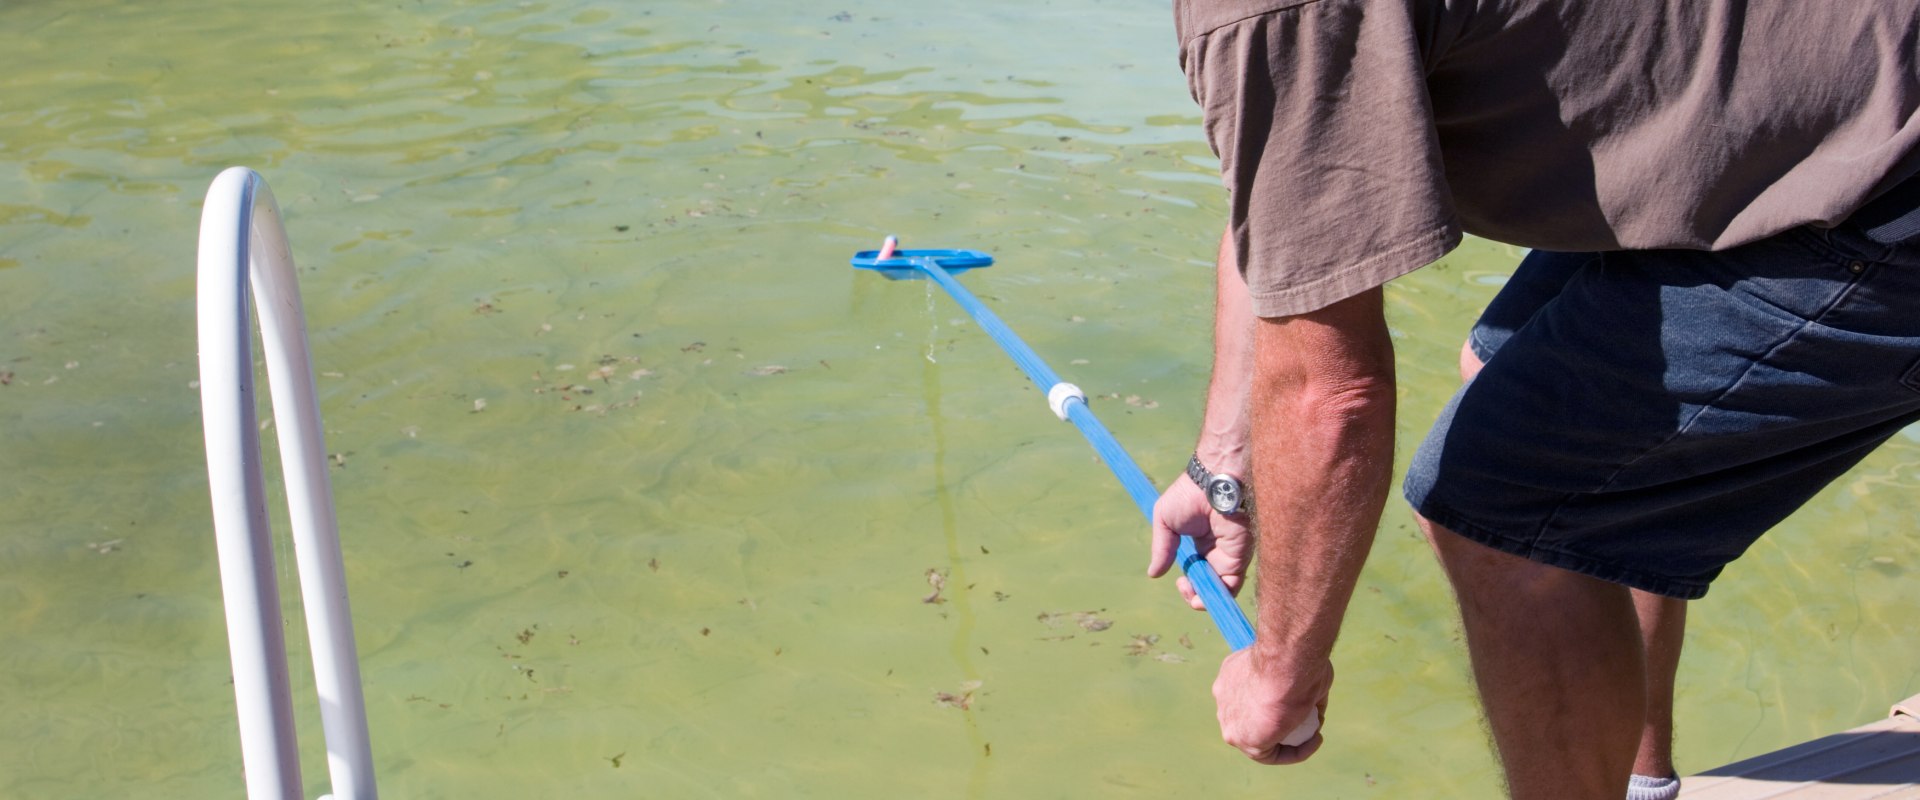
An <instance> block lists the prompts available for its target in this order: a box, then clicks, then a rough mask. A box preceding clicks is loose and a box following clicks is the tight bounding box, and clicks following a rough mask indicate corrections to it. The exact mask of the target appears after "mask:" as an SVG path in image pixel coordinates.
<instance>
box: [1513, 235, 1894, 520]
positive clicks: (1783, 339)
mask: <svg viewBox="0 0 1920 800" xmlns="http://www.w3.org/2000/svg"><path fill="white" fill-rule="evenodd" d="M1796 238H1798V237H1796ZM1834 263H1836V264H1837V263H1838V262H1834ZM1861 278H1862V275H1854V276H1852V279H1851V280H1849V281H1847V285H1846V286H1844V287H1842V288H1841V289H1840V291H1838V292H1835V293H1834V295H1833V297H1832V298H1831V299H1829V300H1828V301H1827V302H1826V304H1825V305H1823V306H1821V307H1820V309H1819V310H1818V311H1816V312H1815V313H1813V314H1812V315H1810V316H1809V317H1799V318H1798V320H1799V321H1798V322H1797V324H1795V325H1794V326H1793V328H1792V329H1791V330H1788V331H1787V332H1786V333H1784V334H1782V335H1781V336H1780V338H1779V340H1778V341H1776V342H1774V343H1773V344H1772V345H1771V346H1769V347H1768V348H1767V351H1766V352H1765V353H1761V354H1760V355H1759V356H1758V357H1756V358H1752V359H1748V361H1747V366H1746V368H1745V369H1742V370H1741V371H1740V375H1739V376H1738V377H1736V378H1734V379H1733V381H1732V382H1730V383H1728V384H1727V385H1726V388H1723V389H1721V390H1720V391H1719V393H1717V394H1715V395H1714V396H1713V399H1711V400H1708V401H1707V402H1704V403H1701V404H1700V407H1699V408H1697V409H1695V410H1694V412H1693V413H1692V414H1689V415H1688V416H1687V418H1686V420H1685V421H1684V422H1681V423H1680V424H1679V425H1677V426H1675V427H1674V429H1673V432H1672V433H1671V434H1668V435H1667V437H1666V438H1665V439H1662V440H1660V441H1659V442H1657V443H1655V444H1654V445H1652V446H1650V447H1648V448H1647V449H1646V450H1644V451H1641V453H1640V454H1639V455H1637V456H1634V457H1633V458H1632V459H1630V460H1628V461H1626V462H1625V463H1622V464H1621V465H1620V466H1619V468H1617V469H1615V470H1614V471H1613V474H1611V475H1608V476H1607V479H1606V481H1604V482H1602V483H1601V484H1600V486H1599V488H1598V489H1595V491H1601V492H1604V491H1606V490H1607V489H1609V488H1611V487H1612V486H1613V484H1614V482H1615V481H1618V480H1619V479H1620V476H1621V475H1623V474H1625V473H1626V472H1627V470H1628V469H1631V468H1632V467H1633V466H1635V465H1637V464H1639V463H1640V462H1641V461H1644V460H1646V458H1647V457H1648V456H1651V455H1653V454H1654V453H1655V452H1658V451H1659V450H1660V449H1661V448H1663V447H1666V446H1667V445H1669V444H1672V443H1673V442H1674V441H1675V440H1677V439H1679V438H1680V437H1682V436H1685V435H1686V434H1687V432H1688V431H1691V430H1693V427H1694V424H1695V423H1697V422H1699V420H1700V417H1701V416H1703V415H1705V414H1706V413H1707V412H1709V411H1712V410H1714V409H1716V408H1718V407H1719V406H1720V403H1721V402H1722V401H1725V400H1726V399H1727V398H1728V397H1730V396H1732V395H1733V393H1734V392H1736V391H1738V390H1739V389H1740V388H1741V387H1743V386H1745V385H1746V383H1747V379H1748V378H1750V377H1752V375H1753V371H1754V370H1756V369H1758V368H1759V367H1760V366H1761V365H1762V364H1765V363H1767V362H1768V360H1770V359H1772V358H1773V357H1774V356H1775V355H1778V354H1779V352H1780V350H1781V348H1784V347H1786V346H1787V345H1789V344H1792V343H1793V341H1794V340H1795V339H1797V338H1799V336H1800V335H1801V334H1802V333H1805V332H1806V330H1807V328H1808V327H1809V326H1812V325H1818V324H1821V323H1820V320H1822V319H1824V318H1826V317H1827V316H1828V315H1829V314H1832V313H1833V311H1834V309H1836V308H1838V307H1839V306H1840V304H1841V303H1843V302H1845V301H1846V299H1847V298H1848V297H1851V296H1852V295H1853V292H1854V289H1855V287H1858V286H1859V285H1860V281H1861ZM1559 513H1560V509H1559V508H1558V507H1555V508H1554V510H1553V513H1552V514H1550V515H1548V517H1547V523H1548V524H1551V523H1552V521H1553V519H1554V517H1556V516H1558V515H1559Z"/></svg>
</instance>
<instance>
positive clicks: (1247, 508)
mask: <svg viewBox="0 0 1920 800" xmlns="http://www.w3.org/2000/svg"><path fill="white" fill-rule="evenodd" d="M1187 477H1188V478H1189V479H1191V480H1192V481H1193V483H1194V485H1196V486H1199V487H1200V491H1201V493H1202V494H1206V495H1209V504H1211V494H1212V488H1211V486H1210V485H1209V484H1212V483H1213V477H1214V475H1213V472H1212V471H1211V470H1209V469H1207V465H1205V464H1202V463H1200V454H1199V453H1197V452H1196V453H1194V454H1193V457H1192V458H1190V459H1188V460H1187ZM1228 477H1231V476H1228ZM1232 480H1233V482H1234V483H1235V484H1237V485H1238V486H1239V487H1240V505H1239V507H1238V508H1236V509H1234V510H1233V511H1231V512H1222V513H1228V514H1231V515H1233V516H1241V515H1245V514H1250V513H1253V494H1252V493H1251V492H1250V491H1248V489H1249V487H1248V486H1247V484H1246V481H1243V480H1240V479H1239V478H1237V477H1236V478H1232Z"/></svg>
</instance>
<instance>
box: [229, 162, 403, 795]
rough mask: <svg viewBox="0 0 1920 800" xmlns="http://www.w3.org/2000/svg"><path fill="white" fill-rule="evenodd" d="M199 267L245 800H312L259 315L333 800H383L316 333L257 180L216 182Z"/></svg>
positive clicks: (276, 214) (232, 172)
mask: <svg viewBox="0 0 1920 800" xmlns="http://www.w3.org/2000/svg"><path fill="white" fill-rule="evenodd" d="M199 260H200V263H199V278H198V280H199V288H198V293H199V299H198V303H199V307H198V316H199V329H200V331H199V333H200V407H201V423H202V426H203V427H204V428H205V431H206V440H207V480H208V483H209V484H210V488H211V489H212V493H213V525H214V538H215V540H216V542H217V543H218V546H219V561H220V588H221V595H222V598H223V600H224V603H225V605H226V617H227V644H228V648H229V650H230V652H231V654H232V657H233V691H234V699H235V701H236V704H237V706H238V710H239V717H240V752H241V760H242V766H243V768H244V769H245V771H246V785H247V797H248V798H250V800H267V799H268V798H275V799H277V800H298V799H299V798H300V797H301V791H302V789H301V780H300V752H299V745H298V743H297V741H296V735H295V732H294V721H293V699H292V690H291V688H290V687H289V681H288V675H287V646H286V632H285V630H284V629H283V628H282V626H281V621H280V613H281V612H280V589H279V584H278V581H277V580H276V578H275V572H274V558H273V541H272V538H271V535H270V531H269V528H268V518H267V503H266V489H265V480H266V479H265V476H264V475H263V474H262V461H261V458H260V426H259V424H258V422H257V421H256V417H255V414H254V386H253V357H252V336H251V328H250V326H249V324H248V323H249V313H248V312H249V309H250V308H257V310H258V313H259V316H260V339H261V344H262V346H263V348H264V350H265V351H266V353H265V355H266V364H267V381H268V388H269V389H270V391H271V392H272V395H273V419H274V423H275V427H276V428H278V429H279V439H280V456H281V459H280V460H281V471H282V473H283V477H284V478H285V480H286V486H287V506H288V512H289V519H290V522H291V524H292V532H293V550H294V560H295V562H296V564H297V565H298V571H299V575H300V591H301V605H302V606H303V607H304V608H305V611H306V619H307V634H308V642H309V644H310V646H311V648H312V650H313V673H314V684H315V689H316V690H317V692H318V694H319V701H320V721H321V730H322V733H323V734H324V736H325V738H326V746H327V771H328V774H329V777H330V778H331V780H332V788H333V792H334V794H332V795H331V797H333V798H335V800H375V798H376V797H377V796H378V795H377V793H376V791H375V789H374V776H373V751H372V746H371V744H370V742H369V740H368V736H367V712H366V703H365V700H364V698H363V697H362V694H361V687H360V665H359V658H358V656H357V655H356V652H355V648H354V643H353V617H352V614H351V613H350V611H349V610H348V607H347V583H346V569H345V565H344V564H343V562H342V559H341V554H340V531H339V524H338V522H337V520H336V519H335V517H334V508H333V489H332V486H331V485H330V483H329V480H328V476H327V451H326V442H325V439H324V437H323V435H322V433H321V428H320V404H319V401H318V399H317V396H316V393H315V391H314V380H313V360H312V357H311V355H310V353H309V351H308V348H307V334H306V320H305V316H304V315H303V314H302V312H301V308H300V288H299V283H298V281H297V280H296V277H295V273H294V266H293V251H292V249H291V248H290V247H289V246H288V244H287V232H286V228H285V227H283V226H282V225H281V222H280V208H279V206H278V204H276V203H275V202H274V199H273V191H272V190H271V189H268V188H267V183H266V180H265V179H263V178H261V177H260V174H259V173H257V172H254V171H253V170H251V169H247V168H245V167H231V168H228V169H227V170H225V171H223V172H221V173H220V175H219V176H218V177H216V178H214V180H213V185H212V186H211V187H210V188H208V189H207V200H206V205H205V206H204V207H203V208H202V209H201V212H200V252H199ZM249 287H251V288H252V290H253V291H254V292H255V293H257V294H258V296H259V300H260V302H259V303H258V305H257V306H255V305H254V304H253V303H251V302H250V300H251V298H250V297H249V295H248V288H249ZM323 800H324V799H323Z"/></svg>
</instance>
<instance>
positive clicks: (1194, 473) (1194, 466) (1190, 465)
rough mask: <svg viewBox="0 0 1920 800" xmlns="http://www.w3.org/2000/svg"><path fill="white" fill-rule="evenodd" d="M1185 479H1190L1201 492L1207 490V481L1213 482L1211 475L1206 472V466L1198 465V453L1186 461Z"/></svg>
mask: <svg viewBox="0 0 1920 800" xmlns="http://www.w3.org/2000/svg"><path fill="white" fill-rule="evenodd" d="M1187 477H1189V478H1192V479H1193V484H1194V485H1195V486H1198V487H1200V488H1201V489H1202V490H1204V489H1206V488H1207V481H1210V480H1213V473H1211V472H1208V471H1207V465H1205V464H1202V463H1200V454H1199V453H1194V454H1193V458H1191V459H1188V460H1187Z"/></svg>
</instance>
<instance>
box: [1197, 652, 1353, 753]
mask: <svg viewBox="0 0 1920 800" xmlns="http://www.w3.org/2000/svg"><path fill="white" fill-rule="evenodd" d="M1332 687H1333V663H1332V662H1331V661H1328V660H1327V659H1325V658H1321V659H1317V660H1314V661H1312V662H1310V663H1308V664H1307V665H1305V666H1304V667H1292V666H1288V665H1285V664H1283V663H1280V661H1279V659H1277V658H1272V657H1267V656H1265V655H1264V653H1263V652H1262V651H1260V650H1259V647H1258V646H1257V645H1256V646H1255V647H1250V648H1247V649H1245V650H1241V651H1239V652H1237V653H1234V654H1232V655H1229V656H1227V660H1226V661H1224V662H1221V664H1220V676H1219V677H1217V678H1215V679H1214V681H1213V700H1214V703H1215V704H1216V705H1217V706H1218V715H1219V719H1220V738H1222V739H1225V740H1226V741H1227V744H1230V745H1233V746H1234V747H1235V748H1238V749H1239V750H1240V752H1242V753H1245V754H1247V757H1248V758H1251V759H1253V760H1255V761H1258V762H1260V763H1262V764H1273V765H1280V764H1298V763H1300V762H1302V761H1305V760H1307V759H1308V758H1311V757H1312V756H1313V754H1314V752H1315V751H1317V750H1319V749H1320V744H1321V743H1322V741H1324V740H1323V739H1322V738H1321V736H1320V733H1319V731H1318V730H1315V731H1314V733H1313V736H1312V737H1310V738H1308V739H1307V740H1306V741H1304V742H1301V743H1299V744H1297V745H1287V744H1282V740H1284V739H1286V738H1288V734H1291V733H1293V731H1294V730H1295V729H1297V728H1299V727H1300V726H1301V725H1303V724H1306V723H1307V722H1309V721H1314V720H1316V719H1317V718H1324V717H1325V716H1326V711H1327V691H1328V690H1329V689H1331V688H1332ZM1316 712H1317V714H1318V717H1317V718H1316V717H1315V714H1316Z"/></svg>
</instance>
